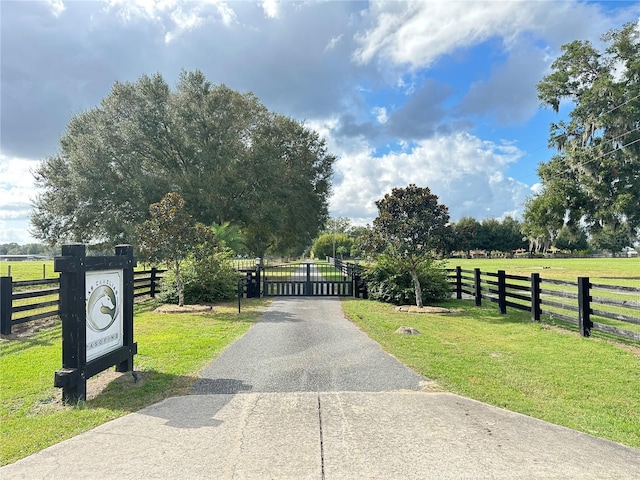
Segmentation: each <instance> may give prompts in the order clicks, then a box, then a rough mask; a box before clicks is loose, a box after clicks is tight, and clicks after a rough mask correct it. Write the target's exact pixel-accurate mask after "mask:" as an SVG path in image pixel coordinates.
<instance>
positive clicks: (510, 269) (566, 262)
mask: <svg viewBox="0 0 640 480" xmlns="http://www.w3.org/2000/svg"><path fill="white" fill-rule="evenodd" d="M446 263H447V267H448V268H454V267H457V266H460V267H462V268H463V269H465V270H473V269H474V268H479V269H480V270H481V271H483V272H497V271H498V270H504V271H505V272H506V273H507V274H511V275H523V276H528V275H531V274H532V273H539V274H540V276H541V277H543V278H545V277H546V278H551V279H558V280H568V281H575V280H576V279H577V278H578V277H589V279H590V281H591V282H596V281H597V282H600V283H607V284H617V285H630V284H632V283H633V282H634V281H635V285H636V286H639V287H640V258H478V259H466V258H449V259H447V260H446ZM619 280H620V281H621V282H617V281H619ZM630 282H631V283H630Z"/></svg>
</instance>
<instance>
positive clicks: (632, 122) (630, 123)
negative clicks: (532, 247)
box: [525, 24, 640, 250]
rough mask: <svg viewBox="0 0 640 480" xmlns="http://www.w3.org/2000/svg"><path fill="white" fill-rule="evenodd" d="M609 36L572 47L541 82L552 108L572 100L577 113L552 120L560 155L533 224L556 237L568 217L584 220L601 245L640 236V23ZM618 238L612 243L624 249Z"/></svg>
mask: <svg viewBox="0 0 640 480" xmlns="http://www.w3.org/2000/svg"><path fill="white" fill-rule="evenodd" d="M603 40H604V41H605V42H606V43H607V44H608V47H607V48H606V50H604V51H598V50H597V49H596V48H595V47H594V46H593V45H592V44H591V43H590V42H586V41H574V42H571V43H569V44H567V45H564V46H563V47H562V55H561V56H560V57H559V58H558V59H557V60H556V61H555V62H554V63H553V64H552V66H551V68H552V72H551V73H550V74H549V75H547V76H546V77H545V78H544V79H543V80H542V81H541V82H540V83H539V84H538V97H539V98H540V100H541V101H542V102H543V103H544V104H545V105H548V106H550V107H552V108H553V109H554V110H555V111H556V112H558V111H559V110H560V107H561V104H562V103H563V102H571V103H572V104H573V110H572V111H571V112H570V113H569V117H568V119H567V120H566V121H559V122H558V123H554V124H552V125H551V134H550V145H552V146H554V147H556V148H557V149H558V152H559V153H558V154H557V155H555V156H554V157H553V158H552V159H551V160H550V161H549V162H548V163H544V164H541V165H540V168H539V170H538V173H539V175H540V178H541V180H542V184H543V189H542V191H541V193H539V194H538V196H537V197H536V198H535V199H534V200H532V201H530V202H529V204H528V209H529V210H532V209H535V210H536V211H535V212H534V211H531V213H530V215H529V218H527V215H526V214H525V219H526V221H525V223H526V224H527V228H528V229H529V230H530V231H532V232H533V231H536V230H537V231H539V232H540V233H541V234H544V232H545V231H549V232H551V235H549V236H550V237H551V236H553V233H554V232H558V231H559V230H560V228H559V227H561V226H562V224H563V223H564V220H565V217H566V218H567V220H568V221H567V226H568V227H569V228H570V229H574V230H576V229H577V228H578V227H579V226H580V225H581V224H584V225H585V226H586V228H587V231H588V232H589V234H590V235H591V237H592V239H594V241H596V243H599V244H601V245H608V244H607V241H606V239H607V238H618V240H619V237H620V236H624V237H626V241H625V242H626V243H627V244H629V243H632V242H633V241H634V240H635V239H637V238H638V234H639V233H640V28H639V27H638V25H637V24H629V25H627V26H625V27H623V28H622V29H621V30H619V31H612V32H610V33H608V34H607V35H605V36H604V37H603ZM543 210H544V215H543V214H541V212H543ZM549 216H551V217H554V218H549ZM538 221H540V222H547V224H546V225H543V224H537V223H536V222H538ZM543 240H545V239H543ZM547 240H549V239H547ZM550 240H553V239H552V238H551V239H550ZM599 240H602V241H599ZM618 240H616V241H615V242H614V243H615V245H613V244H611V245H608V246H609V247H610V248H611V249H614V250H615V249H617V248H619V244H620V242H619V241H618ZM625 242H622V243H625Z"/></svg>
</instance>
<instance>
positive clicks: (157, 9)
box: [0, 0, 640, 244]
mask: <svg viewBox="0 0 640 480" xmlns="http://www.w3.org/2000/svg"><path fill="white" fill-rule="evenodd" d="M629 22H632V23H637V24H638V25H639V27H638V28H640V2H638V1H636V2H627V1H607V2H595V1H589V2H585V1H574V0H567V1H556V0H548V1H547V0H538V1H515V0H514V1H483V0H477V1H456V0H451V1H418V2H410V1H382V2H378V1H370V2H365V1H357V2H352V1H317V0H305V1H297V2H294V1H276V0H265V1H261V2H249V1H226V2H225V1H220V0H208V1H183V0H105V1H77V0H76V1H64V0H49V1H30V0H22V1H10V0H1V1H0V27H1V30H0V35H1V38H0V42H1V56H0V62H1V63H0V76H1V85H0V93H1V103H0V124H1V128H0V243H9V242H17V243H22V244H24V243H30V242H33V241H35V240H34V239H33V238H32V237H31V236H30V234H29V229H30V225H29V215H30V211H31V201H32V199H33V198H35V196H36V195H37V193H38V192H37V190H36V187H35V185H34V181H33V176H32V174H31V172H32V171H33V170H34V169H35V168H36V167H37V165H38V163H39V162H40V161H41V160H42V159H44V158H47V157H48V156H52V155H55V154H57V153H58V151H59V139H60V137H61V135H63V134H64V132H65V129H66V126H67V124H68V123H69V120H70V119H71V118H72V116H73V115H75V114H78V113H80V112H83V111H86V110H89V109H91V108H94V107H97V106H98V105H99V104H100V101H101V100H102V99H103V98H104V97H106V96H107V95H108V93H109V91H110V90H111V88H112V86H113V84H114V82H116V81H119V82H127V81H128V82H135V81H136V80H138V79H139V78H140V76H142V75H145V74H154V73H160V74H161V75H162V76H163V78H164V79H165V80H166V81H167V82H168V83H169V84H170V85H171V86H172V87H173V86H175V84H176V81H177V79H178V76H179V74H180V72H181V70H196V69H197V70H201V71H202V72H203V73H204V74H205V76H206V77H207V79H208V80H209V81H211V82H212V83H214V84H225V85H226V86H228V87H230V88H232V89H234V90H237V91H239V92H252V93H254V94H255V95H256V96H257V97H258V98H259V99H260V101H261V102H262V103H263V104H264V105H265V106H266V107H267V108H269V109H270V110H271V111H274V112H277V113H280V114H284V115H287V116H290V117H292V118H294V119H296V120H299V121H301V122H303V123H304V124H305V125H306V126H307V127H309V128H311V129H314V130H316V131H318V132H319V133H320V135H321V136H322V137H323V138H324V139H325V140H326V144H327V147H328V149H329V151H330V152H331V153H333V154H335V155H336V156H337V157H338V160H337V161H336V163H335V165H334V178H333V188H332V194H331V197H330V201H329V207H330V215H331V216H332V217H349V218H350V219H351V220H352V222H353V223H354V224H357V225H364V224H366V223H370V222H371V221H372V220H373V219H374V218H375V217H376V215H377V209H376V206H375V203H374V202H375V201H376V200H378V199H380V198H382V197H383V196H384V195H385V194H386V193H390V192H391V189H392V188H394V187H406V186H407V185H409V184H411V183H414V184H416V185H418V186H421V187H429V189H430V190H431V191H432V193H434V194H436V195H438V197H439V201H440V203H443V204H445V205H447V207H448V208H449V214H450V216H451V220H452V221H457V220H459V219H460V218H461V217H464V216H471V217H474V218H476V219H478V220H482V219H485V218H497V219H502V218H504V216H506V215H511V216H514V217H516V218H519V219H520V218H521V215H522V211H523V205H524V201H525V199H526V198H527V197H528V196H530V195H532V194H533V193H534V192H535V191H536V189H537V188H539V178H538V176H537V173H536V170H537V166H538V164H539V163H540V162H545V161H548V160H549V159H550V158H551V156H552V155H553V154H554V153H555V152H554V151H553V150H550V149H549V148H548V146H547V139H548V133H549V124H550V122H554V121H558V120H560V119H561V118H563V117H566V115H567V114H568V112H570V110H571V105H568V104H563V105H561V109H560V112H559V114H556V113H554V112H553V111H552V110H550V109H547V108H544V107H543V106H541V105H540V102H539V101H538V99H537V94H536V84H537V83H538V82H539V81H540V80H541V79H542V78H543V77H544V76H545V75H546V74H548V73H550V68H551V63H552V62H553V61H554V59H556V58H557V57H558V56H559V55H560V52H561V46H562V45H563V44H566V43H568V42H571V41H573V40H589V41H591V42H592V43H593V44H594V45H595V46H596V47H598V48H602V47H603V44H602V43H601V36H602V34H604V33H606V32H607V31H609V30H611V29H614V28H615V29H619V28H620V27H622V26H623V25H624V24H626V23H629Z"/></svg>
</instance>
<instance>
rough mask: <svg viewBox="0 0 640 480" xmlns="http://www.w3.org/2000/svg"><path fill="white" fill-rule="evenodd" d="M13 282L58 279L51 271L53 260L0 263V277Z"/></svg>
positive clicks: (55, 273) (56, 274) (57, 274)
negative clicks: (7, 278)
mask: <svg viewBox="0 0 640 480" xmlns="http://www.w3.org/2000/svg"><path fill="white" fill-rule="evenodd" d="M9 270H11V278H12V279H13V281H14V282H17V281H22V280H41V279H43V278H58V276H59V273H58V272H54V271H53V260H45V261H42V260H25V261H18V262H15V261H14V262H0V277H7V276H9Z"/></svg>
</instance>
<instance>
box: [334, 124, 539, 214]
mask: <svg viewBox="0 0 640 480" xmlns="http://www.w3.org/2000/svg"><path fill="white" fill-rule="evenodd" d="M521 156H522V152H521V151H520V150H518V149H517V148H516V147H515V146H513V145H509V144H495V143H493V142H488V141H482V140H481V139H479V138H477V137H475V136H473V135H470V134H467V133H455V134H451V135H439V136H436V137H434V138H432V139H428V140H422V141H420V142H418V143H417V144H416V145H415V146H414V148H412V149H407V150H406V151H401V152H390V153H387V154H386V155H383V156H381V157H375V156H374V151H373V149H372V148H371V147H368V146H367V144H366V143H364V142H361V143H359V144H358V145H357V147H354V148H352V149H351V151H343V152H342V154H341V155H340V158H339V160H338V162H337V163H336V166H335V170H336V182H335V183H334V191H333V196H332V198H331V212H332V215H333V216H346V217H350V218H353V219H354V221H356V222H357V223H368V222H371V221H372V220H373V218H375V216H376V215H377V210H376V207H375V204H374V202H375V200H378V199H380V198H382V197H383V196H384V194H385V193H388V192H390V191H391V189H392V188H394V187H404V186H407V185H409V184H411V183H415V184H416V185H419V186H424V187H429V188H430V189H431V191H432V192H433V193H435V194H436V195H438V196H439V199H440V202H441V203H444V204H445V205H447V206H449V213H450V215H451V217H452V219H453V220H457V219H458V218H460V217H462V216H472V217H475V218H478V219H483V218H487V217H496V218H500V217H502V216H504V215H505V214H513V213H514V212H518V211H520V210H521V207H522V203H523V201H524V199H525V198H526V196H527V195H528V194H529V193H530V190H529V187H528V186H527V185H524V184H523V183H521V182H518V181H516V180H514V179H512V178H509V177H507V176H506V175H505V171H506V170H507V168H508V166H509V165H510V164H512V163H513V162H516V161H517V160H518V159H519V158H520V157H521Z"/></svg>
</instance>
